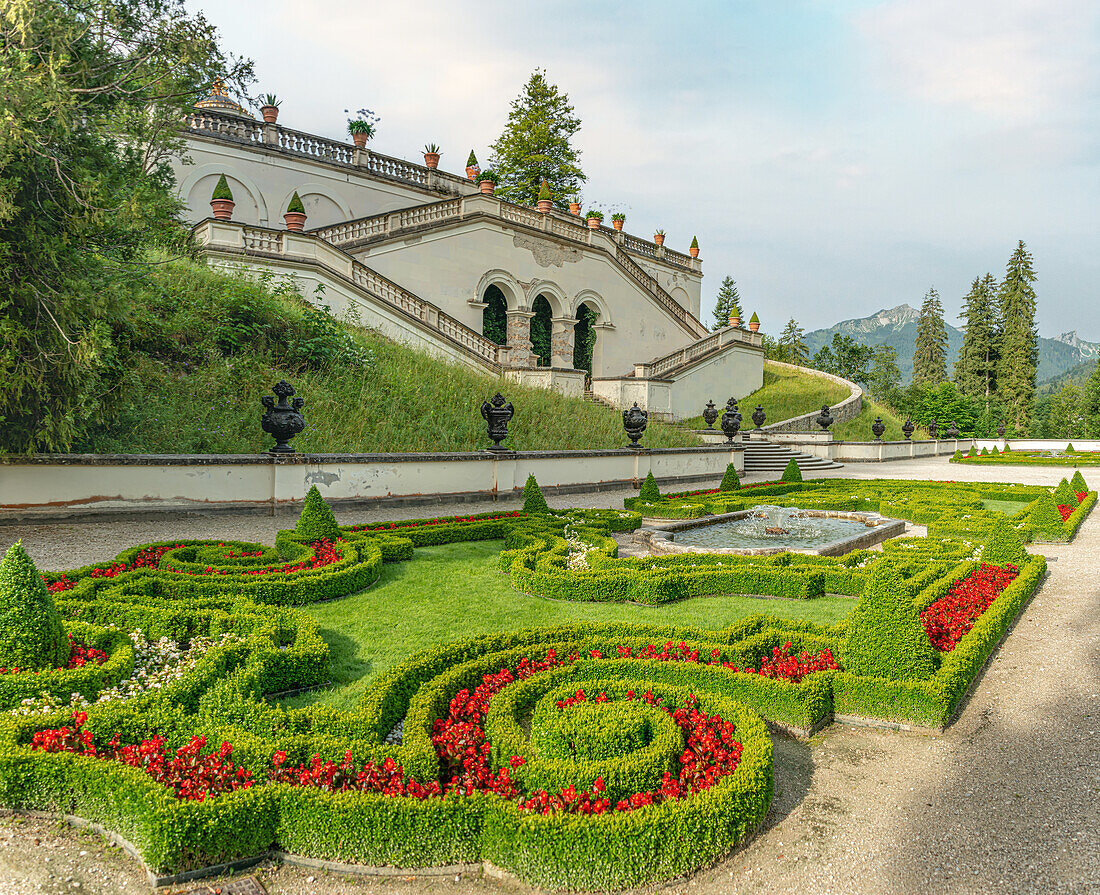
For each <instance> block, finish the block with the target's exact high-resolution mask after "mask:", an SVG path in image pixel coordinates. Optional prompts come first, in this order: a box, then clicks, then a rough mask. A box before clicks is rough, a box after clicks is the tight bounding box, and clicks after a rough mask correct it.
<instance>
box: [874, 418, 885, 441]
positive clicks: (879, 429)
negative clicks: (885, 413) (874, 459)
mask: <svg viewBox="0 0 1100 895" xmlns="http://www.w3.org/2000/svg"><path fill="white" fill-rule="evenodd" d="M871 431H872V432H873V433H874V436H875V441H882V433H883V432H885V431H886V426H885V425H884V424H883V422H882V417H881V416H876V417H875V421H874V422H873V423H871Z"/></svg>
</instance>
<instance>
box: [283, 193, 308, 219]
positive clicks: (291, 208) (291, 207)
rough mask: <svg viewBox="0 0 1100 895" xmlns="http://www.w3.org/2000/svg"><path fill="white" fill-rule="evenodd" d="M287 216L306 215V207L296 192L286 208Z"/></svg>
mask: <svg viewBox="0 0 1100 895" xmlns="http://www.w3.org/2000/svg"><path fill="white" fill-rule="evenodd" d="M286 213H287V214H305V213H306V207H305V206H304V205H303V204H302V198H301V196H299V195H298V192H297V191H295V193H294V195H293V196H291V197H290V202H289V203H288V204H287V207H286Z"/></svg>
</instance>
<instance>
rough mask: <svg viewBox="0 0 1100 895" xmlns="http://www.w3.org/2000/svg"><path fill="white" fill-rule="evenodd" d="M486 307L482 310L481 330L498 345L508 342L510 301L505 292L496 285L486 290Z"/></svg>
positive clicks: (484, 299)
mask: <svg viewBox="0 0 1100 895" xmlns="http://www.w3.org/2000/svg"><path fill="white" fill-rule="evenodd" d="M482 301H484V302H485V308H484V309H483V310H482V312H481V332H482V333H483V334H484V336H485V338H487V339H491V340H492V341H494V342H496V343H497V344H498V345H507V344H508V302H507V301H505V300H504V293H503V292H501V291H500V289H499V288H498V287H496V286H490V287H489V288H488V289H486V290H485V295H484V297H483V298H482Z"/></svg>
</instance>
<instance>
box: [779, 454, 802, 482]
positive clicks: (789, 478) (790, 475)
mask: <svg viewBox="0 0 1100 895" xmlns="http://www.w3.org/2000/svg"><path fill="white" fill-rule="evenodd" d="M779 481H781V482H801V481H802V470H801V469H799V468H798V463H796V462H795V459H794V457H791V460H790V462H789V463H788V464H787V468H786V469H784V470H783V476H782V478H780V479H779Z"/></svg>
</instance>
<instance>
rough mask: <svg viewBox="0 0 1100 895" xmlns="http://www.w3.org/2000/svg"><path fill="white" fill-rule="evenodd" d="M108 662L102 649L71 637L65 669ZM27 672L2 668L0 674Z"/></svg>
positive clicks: (39, 671) (37, 672)
mask: <svg viewBox="0 0 1100 895" xmlns="http://www.w3.org/2000/svg"><path fill="white" fill-rule="evenodd" d="M106 661H107V654H106V653H105V652H103V650H101V649H96V648H95V647H92V646H86V645H85V644H84V643H82V642H81V641H79V640H74V639H73V635H72V634H70V635H69V661H68V662H66V663H65V668H83V667H84V666H85V665H88V664H89V663H91V664H93V665H102V664H103V663H104V662H106ZM25 673H26V672H25V670H22V669H19V668H0V674H25ZM34 673H35V674H41V673H42V672H41V670H37V671H35V672H34Z"/></svg>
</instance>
